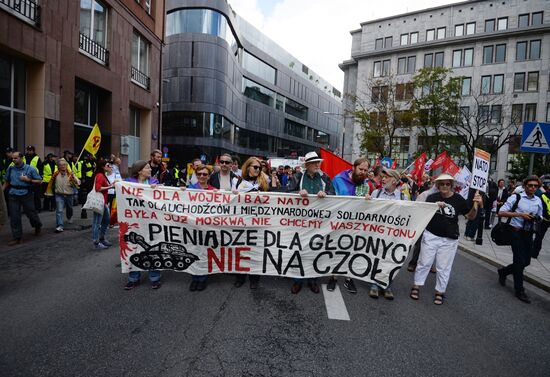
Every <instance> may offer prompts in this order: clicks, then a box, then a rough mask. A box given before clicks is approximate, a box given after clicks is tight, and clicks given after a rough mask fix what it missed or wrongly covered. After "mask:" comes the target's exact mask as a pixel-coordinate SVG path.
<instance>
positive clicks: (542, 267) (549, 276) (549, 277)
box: [458, 219, 550, 292]
mask: <svg viewBox="0 0 550 377" xmlns="http://www.w3.org/2000/svg"><path fill="white" fill-rule="evenodd" d="M495 222H496V220H495ZM464 229H466V220H464V219H461V220H460V240H459V246H458V248H459V249H460V250H462V251H464V252H466V253H468V254H471V255H473V256H475V257H477V258H479V259H482V260H484V261H485V262H487V263H489V264H491V265H493V266H495V267H496V268H500V267H503V266H507V265H509V264H510V263H512V248H511V247H510V246H497V245H495V244H494V243H493V241H492V240H491V229H484V230H483V245H476V243H475V241H474V242H472V241H467V240H465V239H464ZM549 234H550V232H547V233H546V236H545V237H544V240H543V241H542V249H541V251H540V254H539V256H538V258H537V259H531V264H530V265H529V266H528V267H527V268H526V269H525V273H524V276H525V280H526V281H528V282H529V283H531V284H533V285H534V286H537V287H539V288H541V289H544V290H545V291H547V292H550V236H549ZM496 268H495V280H496V279H497V273H496Z"/></svg>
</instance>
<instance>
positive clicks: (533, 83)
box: [527, 72, 539, 92]
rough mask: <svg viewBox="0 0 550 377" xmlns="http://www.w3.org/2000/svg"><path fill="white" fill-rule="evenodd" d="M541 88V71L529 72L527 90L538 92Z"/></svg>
mask: <svg viewBox="0 0 550 377" xmlns="http://www.w3.org/2000/svg"><path fill="white" fill-rule="evenodd" d="M538 90H539V73H538V72H529V73H528V74H527V91H529V92H536V91H538Z"/></svg>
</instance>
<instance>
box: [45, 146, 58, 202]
mask: <svg viewBox="0 0 550 377" xmlns="http://www.w3.org/2000/svg"><path fill="white" fill-rule="evenodd" d="M56 158H57V156H56V155H54V154H53V153H48V155H47V156H46V160H45V161H44V167H43V168H42V171H43V174H42V195H44V193H45V192H46V189H47V188H48V183H50V180H51V179H52V175H53V173H55V172H56V171H57V164H56ZM42 209H43V210H44V211H54V210H55V201H54V197H53V196H45V195H44V205H43V207H42Z"/></svg>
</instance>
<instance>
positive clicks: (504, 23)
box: [497, 17, 508, 30]
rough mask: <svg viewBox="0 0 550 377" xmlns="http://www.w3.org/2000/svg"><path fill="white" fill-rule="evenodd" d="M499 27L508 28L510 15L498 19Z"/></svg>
mask: <svg viewBox="0 0 550 377" xmlns="http://www.w3.org/2000/svg"><path fill="white" fill-rule="evenodd" d="M497 29H498V30H506V29H508V17H502V18H499V19H498V23H497Z"/></svg>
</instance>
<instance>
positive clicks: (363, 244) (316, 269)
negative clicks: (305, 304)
mask: <svg viewBox="0 0 550 377" xmlns="http://www.w3.org/2000/svg"><path fill="white" fill-rule="evenodd" d="M116 195H117V212H118V222H119V225H120V235H119V236H120V237H119V240H120V257H121V265H122V272H129V271H136V270H150V269H157V270H166V269H168V270H176V271H185V272H188V273H191V274H194V275H206V274H213V273H249V274H257V275H276V276H287V277H304V278H307V277H316V276H325V275H331V274H335V275H345V276H349V277H353V278H357V279H361V280H365V281H368V282H375V283H377V284H379V285H380V286H382V287H387V286H388V284H389V283H390V282H391V280H392V279H393V278H394V277H395V276H396V274H397V272H398V271H399V269H400V268H401V266H402V265H403V263H404V262H405V259H406V258H407V255H408V253H409V251H410V249H411V247H412V245H414V243H415V242H416V240H417V239H418V238H419V237H420V235H421V234H422V232H423V230H424V228H425V227H426V225H427V224H428V222H429V221H430V219H431V218H432V216H433V215H434V213H435V211H436V210H437V206H436V205H435V204H434V203H415V202H402V201H389V200H376V199H373V200H365V199H364V198H356V197H342V196H340V197H338V196H330V197H327V198H323V199H319V198H317V197H316V196H310V197H307V198H303V197H301V196H298V195H296V194H281V193H246V194H244V193H240V194H232V193H230V192H225V191H201V190H186V191H183V190H181V189H178V188H173V187H162V186H157V187H155V188H153V187H151V186H147V185H140V184H136V183H128V182H118V183H117V184H116Z"/></svg>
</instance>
